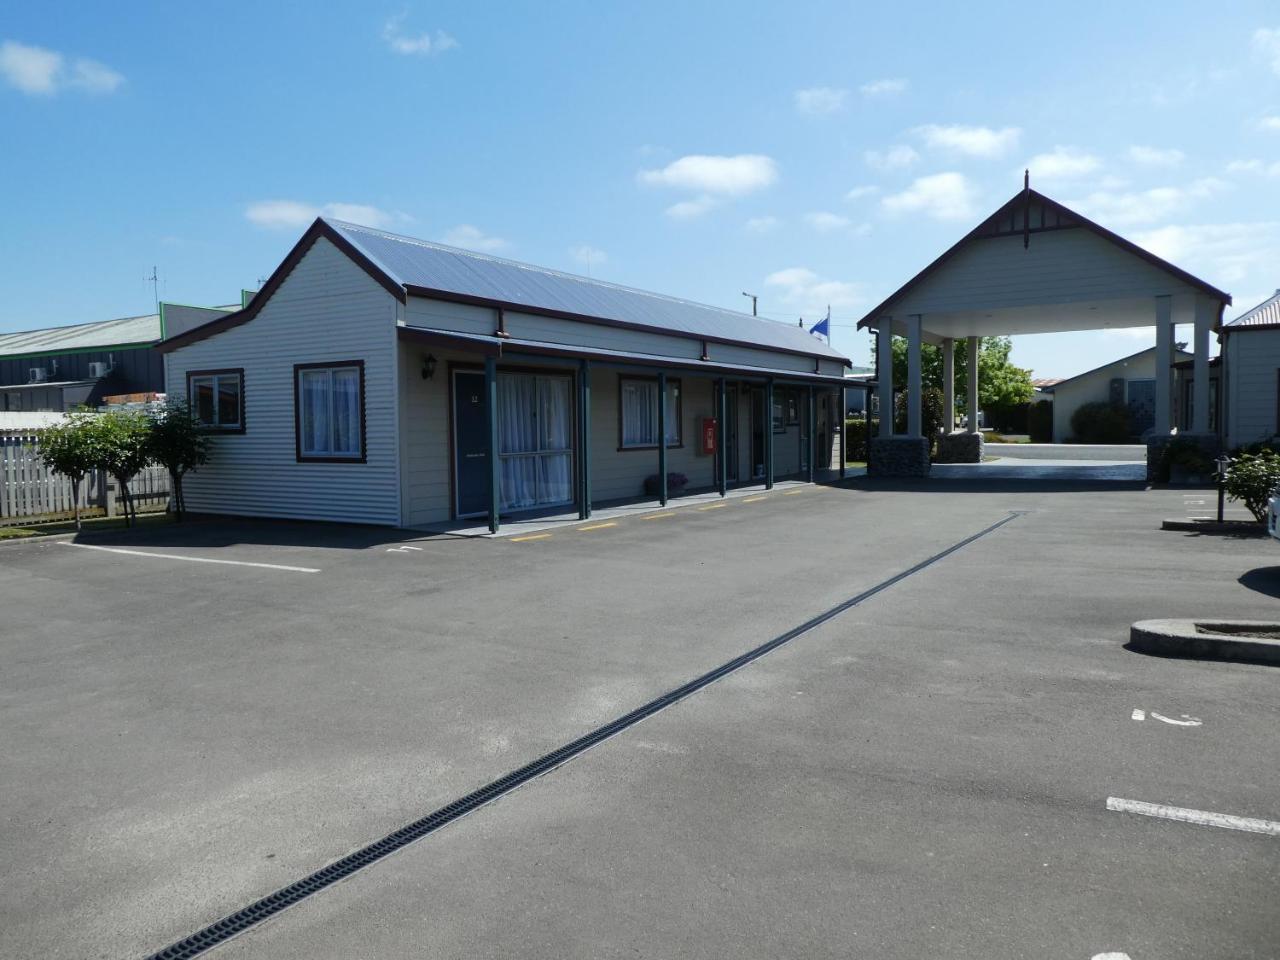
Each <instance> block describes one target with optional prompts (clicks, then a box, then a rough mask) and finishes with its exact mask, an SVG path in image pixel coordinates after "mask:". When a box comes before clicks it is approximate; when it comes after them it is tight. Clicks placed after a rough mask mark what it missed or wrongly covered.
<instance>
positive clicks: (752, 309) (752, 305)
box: [742, 290, 759, 317]
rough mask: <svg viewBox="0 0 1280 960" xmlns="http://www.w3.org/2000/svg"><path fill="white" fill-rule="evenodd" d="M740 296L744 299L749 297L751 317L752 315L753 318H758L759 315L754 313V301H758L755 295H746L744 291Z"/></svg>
mask: <svg viewBox="0 0 1280 960" xmlns="http://www.w3.org/2000/svg"><path fill="white" fill-rule="evenodd" d="M742 295H743V296H744V297H750V298H751V315H752V316H753V317H757V316H759V314H758V313H756V300H757V299H758V298H757V297H756V295H755V294H754V293H747V292H746V291H745V290H744V291H742Z"/></svg>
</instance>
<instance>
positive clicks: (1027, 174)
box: [1022, 167, 1031, 190]
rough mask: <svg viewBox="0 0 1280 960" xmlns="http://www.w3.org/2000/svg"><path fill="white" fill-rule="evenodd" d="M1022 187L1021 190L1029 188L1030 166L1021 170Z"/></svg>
mask: <svg viewBox="0 0 1280 960" xmlns="http://www.w3.org/2000/svg"><path fill="white" fill-rule="evenodd" d="M1022 189H1023V190H1030V189H1031V168H1030V167H1028V168H1027V169H1025V170H1023V171H1022Z"/></svg>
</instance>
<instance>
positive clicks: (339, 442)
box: [332, 367, 360, 457]
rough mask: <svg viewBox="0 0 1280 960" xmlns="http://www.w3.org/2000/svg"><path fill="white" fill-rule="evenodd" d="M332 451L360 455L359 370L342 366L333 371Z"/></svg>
mask: <svg viewBox="0 0 1280 960" xmlns="http://www.w3.org/2000/svg"><path fill="white" fill-rule="evenodd" d="M332 391H333V452H334V453H335V454H337V455H339V456H351V457H358V456H359V455H360V371H359V370H356V369H355V368H354V367H343V368H340V369H337V370H334V371H333V381H332Z"/></svg>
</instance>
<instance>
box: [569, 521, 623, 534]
mask: <svg viewBox="0 0 1280 960" xmlns="http://www.w3.org/2000/svg"><path fill="white" fill-rule="evenodd" d="M616 526H617V524H616V523H614V522H612V521H610V522H609V523H593V524H591V526H589V527H578V528H577V530H578V532H579V533H583V532H584V531H587V530H603V529H604V528H605V527H616Z"/></svg>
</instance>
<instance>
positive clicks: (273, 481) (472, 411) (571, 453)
mask: <svg viewBox="0 0 1280 960" xmlns="http://www.w3.org/2000/svg"><path fill="white" fill-rule="evenodd" d="M161 350H162V351H163V352H164V354H165V378H166V384H167V392H168V393H169V394H170V395H171V396H176V397H186V398H187V399H188V400H189V401H190V403H191V404H192V407H193V409H194V410H195V412H196V414H197V415H198V417H199V418H200V420H201V421H202V422H203V423H204V424H205V426H206V428H207V429H208V430H209V431H210V433H211V434H213V435H215V437H216V440H215V444H214V448H213V453H212V456H211V459H210V462H209V463H208V464H206V465H205V466H202V467H201V468H200V469H199V470H197V471H195V472H193V473H192V474H191V475H190V476H189V478H188V479H187V480H186V481H185V483H184V489H185V492H186V499H187V504H188V507H189V509H191V510H194V511H200V512H207V513H214V514H234V515H245V516H264V517H283V518H296V519H308V520H333V521H345V522H354V523H370V524H385V525H391V526H400V527H420V528H428V529H430V528H444V527H452V528H455V529H457V528H468V527H475V526H479V527H481V528H483V527H484V526H487V527H488V529H489V530H490V531H493V532H497V531H498V529H499V526H500V524H501V523H502V522H504V521H506V520H508V519H518V518H523V517H529V516H557V517H575V516H576V517H577V518H581V519H585V518H587V517H590V516H591V511H592V508H593V506H601V505H606V504H614V503H625V502H639V501H645V500H648V501H653V502H656V503H658V504H661V505H665V504H666V503H667V501H668V498H669V497H671V496H674V495H675V494H676V493H677V488H680V489H681V491H682V492H684V493H693V492H702V493H706V492H712V493H718V494H719V495H720V496H725V495H726V494H727V492H728V491H729V490H730V489H731V488H734V487H741V486H761V487H766V488H767V487H772V486H773V484H774V482H775V481H776V480H782V479H787V478H791V479H798V480H804V481H808V482H814V481H817V480H821V479H826V478H829V477H835V476H839V475H840V474H842V473H843V462H844V456H843V451H842V450H840V449H839V439H840V436H839V435H840V430H839V426H840V422H839V419H838V414H839V411H840V403H841V400H840V397H841V393H842V389H843V387H844V386H845V385H846V381H845V378H844V374H845V370H846V368H847V367H848V366H849V365H850V364H849V361H848V360H847V359H846V358H845V357H843V356H842V355H840V354H839V353H837V352H836V351H835V350H833V349H831V347H830V346H829V345H827V344H826V343H825V342H823V341H822V340H820V339H818V338H817V337H814V336H811V335H810V334H808V333H806V332H805V331H803V330H802V329H800V328H799V327H798V326H792V325H790V324H783V323H777V322H774V321H770V320H763V319H759V318H756V317H753V316H750V315H747V314H743V313H738V312H736V311H731V310H724V309H720V308H717V307H711V306H706V305H703V304H698V303H693V302H690V301H687V300H681V299H677V298H675V297H668V296H663V295H660V294H655V293H647V292H644V291H640V290H634V289H630V288H627V287H622V286H618V285H616V284H611V283H605V282H602V281H599V280H592V279H588V278H584V277H579V276H574V275H571V274H567V273H561V272H558V271H555V270H548V269H545V268H542V267H536V266H531V265H529V264H523V263H516V262H513V261H510V260H504V259H500V258H497V257H492V256H488V255H486V254H481V253H474V252H470V251H466V250H458V249H455V248H452V247H446V246H442V245H440V244H437V243H430V242H427V241H423V240H414V239H410V238H407V237H401V236H396V235H393V234H390V233H385V232H383V231H380V230H373V229H370V228H368V227H362V226H356V225H353V224H349V223H342V222H339V221H336V220H329V219H326V218H321V219H317V220H316V221H315V223H313V224H312V225H311V227H310V228H309V229H308V230H307V231H306V233H305V234H304V235H303V236H302V238H301V239H300V240H299V241H298V243H297V244H296V245H295V246H294V248H293V250H292V251H291V252H290V253H289V255H288V256H287V257H286V258H285V260H284V262H283V263H281V264H280V266H279V267H278V268H277V269H276V270H275V272H274V273H273V274H272V275H271V277H270V278H269V279H268V281H267V282H266V284H265V285H264V286H263V288H262V290H260V291H259V292H258V293H257V294H256V295H255V296H254V297H253V298H252V299H251V300H250V301H249V302H248V303H247V304H246V305H245V307H244V308H243V309H241V310H239V311H237V312H235V313H231V314H228V315H226V316H224V317H220V318H218V319H216V320H213V321H212V322H209V323H206V324H204V325H202V326H200V327H198V328H196V329H192V330H188V331H185V332H183V333H181V334H178V335H176V336H173V337H170V338H168V339H167V340H165V341H164V342H163V343H162V344H161ZM681 478H684V480H685V481H686V482H684V483H681V482H680V481H681Z"/></svg>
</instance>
